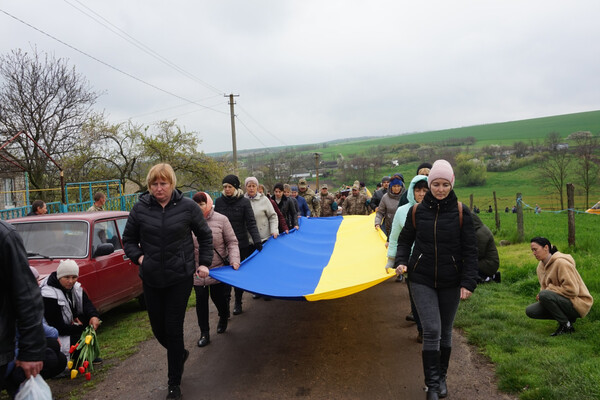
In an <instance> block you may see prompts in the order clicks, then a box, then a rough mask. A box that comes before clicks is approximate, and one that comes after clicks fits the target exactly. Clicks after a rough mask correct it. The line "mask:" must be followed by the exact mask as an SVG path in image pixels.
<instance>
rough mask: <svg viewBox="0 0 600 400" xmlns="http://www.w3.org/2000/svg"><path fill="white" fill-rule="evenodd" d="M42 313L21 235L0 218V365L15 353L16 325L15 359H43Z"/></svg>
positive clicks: (39, 298) (39, 297)
mask: <svg viewBox="0 0 600 400" xmlns="http://www.w3.org/2000/svg"><path fill="white" fill-rule="evenodd" d="M43 316H44V303H43V302H42V294H41V292H40V288H39V287H38V285H37V282H36V281H35V278H34V277H33V274H32V273H31V270H30V269H29V261H28V260H27V252H26V250H25V247H23V242H22V240H21V237H20V236H19V234H18V233H17V231H15V228H13V227H12V226H11V225H9V224H7V223H6V222H4V221H0V366H3V365H6V364H8V363H9V362H10V361H12V360H13V359H14V357H15V332H16V331H15V329H16V328H18V329H19V335H20V336H19V357H18V358H19V360H21V361H43V360H44V357H45V351H46V335H44V328H43V327H42V317H43Z"/></svg>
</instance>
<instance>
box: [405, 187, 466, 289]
mask: <svg viewBox="0 0 600 400" xmlns="http://www.w3.org/2000/svg"><path fill="white" fill-rule="evenodd" d="M415 222H416V228H415V227H414V226H413V224H412V209H411V210H409V212H408V215H407V217H406V224H404V227H403V228H402V232H400V236H399V238H398V251H397V252H396V262H395V265H401V264H402V265H406V266H407V267H408V275H409V277H410V278H409V279H410V280H411V281H412V282H415V283H420V284H423V285H427V286H430V287H434V288H448V287H457V286H460V287H464V288H466V289H468V290H469V291H471V292H473V291H474V290H475V288H476V287H477V240H476V239H475V229H474V227H473V218H472V217H471V213H470V211H469V209H468V208H467V207H464V206H463V223H462V227H461V224H460V220H459V213H458V200H457V198H456V195H455V194H454V191H453V190H452V191H450V193H449V194H448V196H447V197H446V198H445V199H443V200H437V199H436V198H435V197H434V196H433V194H432V193H431V192H427V194H426V195H425V198H424V199H423V201H422V202H421V203H420V204H419V205H418V206H417V210H416V214H415ZM413 243H414V248H413V247H412V246H413ZM411 249H412V252H411Z"/></svg>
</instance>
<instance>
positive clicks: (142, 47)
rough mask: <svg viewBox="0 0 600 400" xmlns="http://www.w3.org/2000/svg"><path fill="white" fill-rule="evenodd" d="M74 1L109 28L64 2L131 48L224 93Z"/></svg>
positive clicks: (66, 0) (217, 91)
mask: <svg viewBox="0 0 600 400" xmlns="http://www.w3.org/2000/svg"><path fill="white" fill-rule="evenodd" d="M75 1H76V2H77V3H78V4H80V5H81V6H82V7H84V8H86V9H87V10H88V11H89V12H91V13H92V14H94V15H95V16H96V17H98V18H100V19H102V21H104V22H106V24H108V25H110V26H107V25H106V24H105V23H103V22H102V21H100V20H98V18H96V17H94V16H92V15H90V14H89V13H87V12H86V11H84V10H82V9H81V8H79V7H77V6H76V5H75V4H73V3H71V2H69V1H68V0H64V2H65V3H67V4H69V5H70V6H71V7H73V8H75V9H76V10H77V11H79V12H80V13H82V14H84V15H86V16H88V17H89V18H91V19H93V20H94V21H96V22H97V23H98V24H100V25H102V26H103V27H105V28H106V29H108V30H109V31H111V32H113V33H114V34H115V35H117V36H119V37H120V38H122V39H123V40H125V41H127V42H129V43H131V44H132V45H133V46H135V47H137V48H138V49H140V50H142V51H143V52H145V53H146V54H148V55H150V56H151V57H154V58H155V59H157V60H158V61H160V62H162V63H163V64H165V65H167V66H169V67H171V68H173V69H174V70H176V71H177V72H179V73H181V74H182V75H185V76H186V77H188V78H190V79H192V80H194V81H195V82H197V83H199V84H201V85H203V86H204V87H206V88H208V89H210V90H212V91H214V92H216V93H219V94H223V93H224V92H223V91H222V90H219V89H217V88H215V87H214V86H212V85H210V84H209V83H207V82H204V81H203V80H202V79H200V78H198V77H196V76H194V75H193V74H191V73H189V72H187V71H186V70H184V69H183V68H181V67H179V66H178V65H177V64H175V63H173V62H172V61H171V60H169V59H168V58H166V57H164V56H162V55H160V54H159V53H158V52H156V51H154V50H153V49H152V48H150V47H149V46H147V45H145V44H144V43H142V42H140V41H139V40H137V39H136V38H134V37H133V36H131V35H129V34H128V33H127V32H125V31H124V30H123V29H121V28H119V27H118V26H116V25H115V24H113V23H112V22H110V21H109V20H107V19H106V18H104V17H103V16H102V15H100V14H98V13H97V12H95V11H94V10H92V9H91V8H89V7H88V6H86V5H85V4H83V3H82V2H81V1H79V0H75ZM111 27H112V28H111ZM113 28H114V29H113Z"/></svg>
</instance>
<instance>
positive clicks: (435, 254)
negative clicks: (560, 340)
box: [0, 160, 593, 400]
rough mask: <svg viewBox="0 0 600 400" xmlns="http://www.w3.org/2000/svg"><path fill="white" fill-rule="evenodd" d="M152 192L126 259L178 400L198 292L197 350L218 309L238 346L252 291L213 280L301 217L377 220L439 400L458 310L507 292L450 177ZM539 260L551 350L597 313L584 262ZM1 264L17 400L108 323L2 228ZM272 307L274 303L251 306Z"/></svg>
mask: <svg viewBox="0 0 600 400" xmlns="http://www.w3.org/2000/svg"><path fill="white" fill-rule="evenodd" d="M146 184H147V188H148V191H147V192H145V193H143V194H142V195H140V197H139V201H138V202H137V203H136V204H135V205H134V206H133V208H132V210H131V212H130V214H129V217H128V219H127V223H126V226H125V230H124V232H123V245H124V251H125V254H126V256H127V257H128V258H129V259H131V260H132V261H133V262H134V263H135V264H137V265H139V275H140V278H141V280H142V283H143V290H144V298H145V302H146V307H147V311H148V316H149V319H150V324H151V328H152V332H153V334H154V336H155V337H156V339H157V340H158V342H159V343H160V345H161V346H163V347H164V348H165V349H166V352H167V365H168V370H167V379H168V393H167V397H166V398H167V399H180V398H182V393H181V388H180V385H181V378H182V375H183V371H184V365H185V362H186V360H187V359H188V357H189V354H190V353H189V350H187V349H186V348H185V347H184V340H183V323H184V318H185V314H186V307H187V304H188V299H189V297H190V294H191V290H192V288H193V289H194V291H195V294H196V315H197V322H198V327H199V331H200V335H199V339H198V342H197V345H198V346H199V347H204V346H207V345H209V344H210V326H209V298H210V299H211V300H212V302H213V303H214V305H215V307H216V309H217V311H218V316H219V319H218V323H217V327H216V332H217V334H222V333H224V332H226V330H227V328H228V324H229V320H230V318H231V315H232V314H233V315H239V314H241V313H243V294H244V291H243V290H242V289H240V288H232V287H231V286H229V285H227V284H225V283H222V282H219V281H217V280H215V279H214V278H212V277H211V276H210V270H211V269H212V268H216V267H220V266H227V265H230V266H232V267H233V269H235V270H237V269H239V268H240V265H241V263H242V262H243V261H244V260H245V259H246V258H248V257H249V256H250V255H251V254H252V253H253V252H255V251H259V252H260V251H261V250H262V247H263V245H264V243H265V242H266V241H267V240H269V239H273V240H277V238H278V237H279V235H281V234H287V233H289V232H290V231H292V230H298V229H301V224H300V222H299V218H300V217H310V218H316V217H318V218H326V217H333V216H338V215H343V216H347V215H369V214H371V213H375V219H374V228H375V229H378V230H381V231H382V232H383V233H384V234H385V236H386V237H387V243H386V246H387V257H388V262H387V264H386V265H385V268H386V269H391V270H394V271H395V273H396V274H397V279H396V280H397V281H398V282H402V281H404V280H406V282H407V287H408V292H409V298H410V312H409V313H408V315H407V316H406V319H407V320H409V321H414V322H415V325H416V327H417V341H418V342H419V343H422V352H421V356H422V363H423V371H424V376H425V385H426V387H427V394H426V396H427V399H429V400H435V399H438V398H444V397H446V396H447V395H448V388H447V385H446V376H447V373H448V368H449V364H450V355H451V351H452V328H453V324H454V317H455V314H456V312H457V309H458V305H459V302H460V301H461V300H466V299H468V298H469V297H470V296H471V295H472V293H473V292H474V291H475V289H476V287H477V285H478V284H484V283H487V282H498V283H499V282H501V279H500V272H499V264H500V261H499V257H498V251H497V249H496V246H495V242H494V237H493V234H492V232H491V231H490V230H489V228H487V227H486V226H485V224H484V223H483V222H482V221H481V219H480V218H479V217H478V216H477V212H476V211H474V212H471V210H469V208H468V207H466V206H464V205H463V204H462V203H461V202H460V201H459V200H458V198H457V196H456V194H455V193H454V190H453V189H454V184H455V176H454V171H453V169H452V166H451V164H450V163H448V162H447V161H445V160H437V161H435V162H434V163H433V164H430V163H422V164H421V165H419V166H418V168H417V170H416V174H415V175H414V177H413V178H412V179H411V180H410V182H409V184H408V187H406V185H405V180H404V175H403V174H401V173H394V174H393V175H391V176H384V177H383V178H382V179H381V183H380V185H378V189H377V190H375V191H374V193H373V195H371V193H370V192H369V191H368V189H367V188H366V187H365V185H364V184H363V183H361V182H359V181H355V182H354V183H353V184H352V185H351V186H348V187H344V188H342V189H341V190H338V191H336V192H335V193H330V192H329V186H328V184H322V185H321V186H320V188H318V190H317V192H315V191H314V190H313V189H311V188H310V186H309V184H308V183H307V181H306V179H304V178H302V179H300V180H299V181H298V182H297V184H288V183H283V182H281V183H276V184H275V185H274V186H273V193H272V194H270V193H269V191H268V190H267V189H266V188H265V187H264V185H261V184H260V183H259V181H258V179H257V178H256V177H253V176H250V177H247V178H245V180H244V181H243V185H242V181H241V180H240V178H239V177H238V176H236V175H233V174H230V175H227V176H225V177H224V178H223V179H222V192H221V195H220V196H218V197H217V198H216V199H215V200H214V201H213V199H212V198H211V196H210V195H209V194H208V193H206V192H198V193H196V194H195V195H194V196H193V198H192V199H189V198H187V197H185V196H184V195H183V193H182V192H181V191H179V190H178V189H177V188H176V187H177V177H176V175H175V172H174V170H173V168H172V167H171V166H170V165H169V164H164V163H163V164H157V165H155V166H153V167H152V168H151V169H150V170H149V172H148V175H147V177H146ZM93 200H94V204H93V205H92V207H90V208H89V209H88V211H90V212H99V211H102V210H103V209H104V208H103V207H104V204H105V202H106V196H105V195H104V194H103V193H101V192H99V193H96V194H95V195H94V199H93ZM490 209H491V206H490ZM44 213H46V205H45V203H44V202H42V201H39V202H37V201H36V202H34V204H33V205H32V212H31V215H40V214H44ZM531 250H532V252H533V255H534V256H535V258H536V259H537V260H538V261H539V264H538V267H537V274H538V277H539V282H540V286H541V289H540V292H539V295H538V296H537V299H536V300H537V302H536V303H534V304H532V305H530V306H529V307H527V309H526V314H527V316H529V317H531V318H537V319H553V320H556V321H557V322H558V328H557V330H556V331H555V332H554V333H553V334H552V335H553V336H557V335H562V334H568V333H572V332H574V327H573V324H574V323H575V321H576V319H577V318H583V317H585V315H586V314H587V313H588V312H589V310H590V308H591V306H592V303H593V299H592V297H591V295H590V294H589V291H588V290H587V288H586V286H585V284H584V283H583V280H582V279H581V277H580V276H579V274H578V272H577V270H576V268H575V261H574V260H573V258H572V257H571V256H570V255H566V254H562V253H559V252H558V251H557V250H556V247H555V246H552V245H551V244H550V242H549V240H548V239H546V238H540V237H537V238H534V239H532V240H531ZM0 252H1V254H0V255H1V257H0V260H2V261H1V262H2V263H1V265H0V267H1V269H0V278H1V279H0V285H1V289H2V290H1V295H0V296H1V297H0V310H1V313H0V322H1V323H2V326H3V327H6V329H4V328H3V329H2V337H0V346H1V347H0V389H2V388H7V389H8V392H9V394H10V395H11V396H14V394H15V393H16V391H17V390H18V387H19V384H20V383H21V382H23V381H24V380H25V379H27V378H29V377H30V376H35V375H37V374H41V375H42V376H43V377H44V378H50V377H54V376H60V375H61V374H64V371H65V365H66V363H67V359H68V358H69V349H70V347H71V345H73V344H75V343H76V342H77V340H78V339H79V337H80V335H81V333H82V332H83V330H84V329H85V328H86V327H87V326H90V325H91V326H92V327H93V329H95V330H96V329H99V327H100V324H101V321H100V315H99V313H98V311H97V310H96V309H95V307H94V305H93V304H92V302H91V301H90V299H89V298H88V296H87V294H86V292H85V290H84V288H83V287H82V286H81V284H80V283H79V282H78V277H79V267H78V265H77V263H76V262H75V261H74V260H62V261H61V262H60V264H59V265H58V268H57V270H56V271H55V272H53V273H51V274H50V275H49V276H47V277H45V278H44V279H42V280H40V281H38V282H36V280H37V279H36V278H38V277H39V275H38V274H37V271H35V269H33V268H30V267H29V264H28V262H27V255H26V252H25V249H24V247H23V244H22V241H21V240H20V237H19V235H18V234H17V233H16V232H15V230H14V228H12V227H11V226H10V225H9V224H7V223H5V222H3V221H0ZM382 267H383V266H382ZM232 291H233V297H234V299H233V300H234V301H233V309H232V310H231V309H230V307H231V297H232ZM261 297H262V298H264V300H270V299H269V298H268V297H264V296H261V294H259V293H255V294H253V298H255V299H258V298H261ZM15 338H16V339H17V340H16V346H15ZM94 362H95V363H100V362H102V359H101V358H98V359H96V360H94Z"/></svg>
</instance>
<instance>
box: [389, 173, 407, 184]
mask: <svg viewBox="0 0 600 400" xmlns="http://www.w3.org/2000/svg"><path fill="white" fill-rule="evenodd" d="M394 185H400V186H402V187H404V181H403V180H402V179H400V176H399V174H396V175H394V176H393V177H392V180H391V181H390V186H394Z"/></svg>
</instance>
